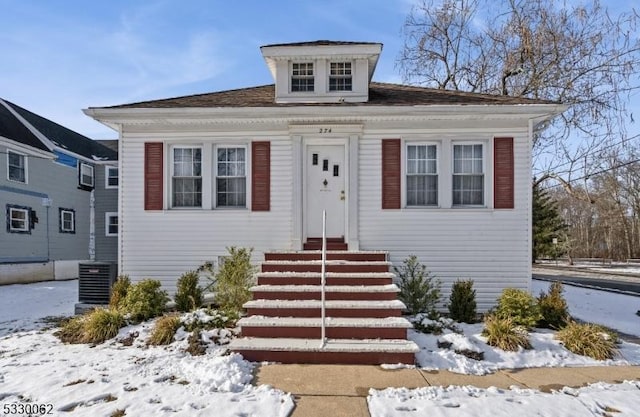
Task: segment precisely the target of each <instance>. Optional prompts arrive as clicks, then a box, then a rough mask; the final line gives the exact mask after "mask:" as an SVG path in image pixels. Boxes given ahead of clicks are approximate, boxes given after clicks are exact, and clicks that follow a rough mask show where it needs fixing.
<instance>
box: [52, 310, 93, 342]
mask: <svg viewBox="0 0 640 417" xmlns="http://www.w3.org/2000/svg"><path fill="white" fill-rule="evenodd" d="M86 319H87V316H85V315H82V316H75V317H72V318H71V319H69V320H66V321H64V322H63V323H62V324H61V326H60V330H58V331H57V332H55V333H54V335H55V336H57V337H58V339H60V341H61V342H63V343H72V344H77V343H82V340H83V338H84V322H85V321H86Z"/></svg>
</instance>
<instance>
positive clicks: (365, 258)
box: [264, 252, 387, 262]
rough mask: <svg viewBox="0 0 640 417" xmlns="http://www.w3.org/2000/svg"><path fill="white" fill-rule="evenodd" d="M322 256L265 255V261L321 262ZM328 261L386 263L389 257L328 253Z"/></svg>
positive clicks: (303, 254) (378, 254)
mask: <svg viewBox="0 0 640 417" xmlns="http://www.w3.org/2000/svg"><path fill="white" fill-rule="evenodd" d="M321 257H322V255H321V254H320V253H313V252H306V253H305V252H291V253H277V252H276V253H265V254H264V260H265V261H319V260H320V258H321ZM327 259H328V260H330V261H333V260H342V261H359V262H368V261H378V262H379V261H386V260H387V257H386V255H385V254H384V253H356V252H346V253H327Z"/></svg>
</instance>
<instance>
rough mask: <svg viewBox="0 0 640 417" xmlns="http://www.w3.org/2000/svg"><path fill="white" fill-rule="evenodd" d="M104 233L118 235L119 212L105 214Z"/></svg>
mask: <svg viewBox="0 0 640 417" xmlns="http://www.w3.org/2000/svg"><path fill="white" fill-rule="evenodd" d="M104 234H105V236H118V213H116V212H108V213H105V214H104Z"/></svg>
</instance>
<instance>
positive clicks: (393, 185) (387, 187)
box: [382, 139, 401, 210]
mask: <svg viewBox="0 0 640 417" xmlns="http://www.w3.org/2000/svg"><path fill="white" fill-rule="evenodd" d="M400 150H401V143H400V139H382V209H383V210H384V209H399V208H400Z"/></svg>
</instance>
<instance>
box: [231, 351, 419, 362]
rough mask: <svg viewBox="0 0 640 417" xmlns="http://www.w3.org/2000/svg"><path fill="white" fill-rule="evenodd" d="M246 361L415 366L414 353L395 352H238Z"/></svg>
mask: <svg viewBox="0 0 640 417" xmlns="http://www.w3.org/2000/svg"><path fill="white" fill-rule="evenodd" d="M236 352H238V353H240V354H241V355H242V356H244V358H245V359H247V360H249V361H253V362H263V361H270V362H281V363H310V364H311V363H313V364H321V363H330V364H347V365H349V364H351V365H380V364H383V363H394V364H395V363H404V364H407V365H413V364H414V363H415V357H414V354H413V353H393V352H297V351H286V352H280V351H276V352H274V351H265V350H237V351H236Z"/></svg>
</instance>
